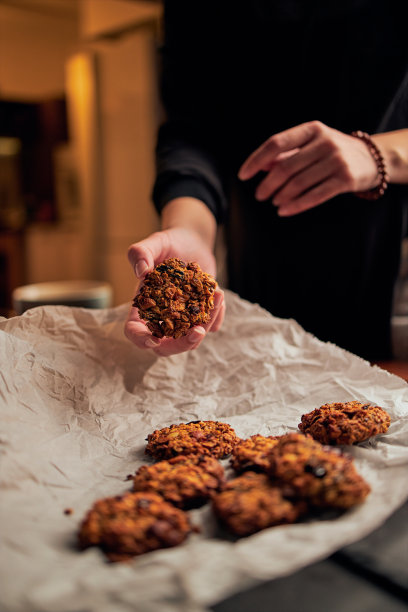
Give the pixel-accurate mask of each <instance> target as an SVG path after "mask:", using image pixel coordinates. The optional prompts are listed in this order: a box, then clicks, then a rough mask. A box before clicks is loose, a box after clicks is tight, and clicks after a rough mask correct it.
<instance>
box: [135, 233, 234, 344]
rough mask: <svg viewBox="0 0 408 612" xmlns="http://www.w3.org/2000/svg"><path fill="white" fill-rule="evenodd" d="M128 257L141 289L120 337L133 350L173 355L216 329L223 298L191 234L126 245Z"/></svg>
mask: <svg viewBox="0 0 408 612" xmlns="http://www.w3.org/2000/svg"><path fill="white" fill-rule="evenodd" d="M180 234H182V235H180ZM181 245H182V246H181ZM129 259H130V261H131V263H132V265H133V268H134V270H135V273H136V276H137V277H138V278H139V279H140V281H141V285H140V286H139V291H138V293H137V295H136V297H135V299H134V302H133V305H132V308H131V310H130V313H129V316H128V319H127V322H126V325H125V334H126V336H127V337H128V339H129V340H131V341H132V342H133V343H134V344H136V345H137V346H138V347H139V348H151V349H153V351H154V352H155V353H156V354H158V355H162V356H168V355H174V354H176V353H181V352H185V351H189V350H192V349H195V348H197V347H198V346H199V345H200V343H201V342H202V340H203V339H204V337H205V335H206V333H207V332H208V331H217V330H218V329H219V328H220V327H221V324H222V321H223V319H224V312H225V304H224V294H223V292H222V291H221V290H220V289H219V287H218V285H217V283H216V281H215V279H214V277H213V274H215V262H214V258H213V255H212V253H211V252H210V251H209V250H208V249H207V248H206V247H205V245H204V244H203V243H201V242H200V240H199V239H197V236H194V235H193V232H189V231H188V230H184V229H170V230H165V231H163V232H156V233H155V234H152V236H150V237H149V238H147V239H146V240H143V241H141V242H139V243H136V244H134V245H132V246H131V247H130V249H129ZM200 264H201V265H202V266H203V269H201V267H200ZM204 269H205V270H208V272H206V271H204Z"/></svg>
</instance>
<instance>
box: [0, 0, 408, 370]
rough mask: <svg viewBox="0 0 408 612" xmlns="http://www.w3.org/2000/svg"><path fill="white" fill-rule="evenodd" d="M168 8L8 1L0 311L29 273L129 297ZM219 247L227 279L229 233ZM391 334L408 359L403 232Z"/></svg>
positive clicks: (1, 114)
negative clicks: (131, 249) (131, 252)
mask: <svg viewBox="0 0 408 612" xmlns="http://www.w3.org/2000/svg"><path fill="white" fill-rule="evenodd" d="M161 15H162V4H161V2H160V0H0V316H10V315H12V314H14V313H13V305H12V292H13V289H15V288H16V287H18V286H21V285H25V284H32V283H42V282H49V281H71V280H76V281H77V280H86V279H92V280H95V281H103V282H105V283H109V285H110V286H111V287H112V290H113V305H118V304H122V303H124V302H128V301H130V300H131V298H132V297H133V292H134V286H135V281H134V275H133V271H132V269H131V267H130V265H129V264H128V261H127V249H128V246H129V245H130V244H131V243H132V242H135V241H137V240H140V239H142V238H144V237H146V236H147V235H148V234H150V233H151V232H152V231H155V230H156V229H158V218H157V215H156V213H155V211H154V209H153V206H152V204H151V199H150V194H151V188H152V183H153V177H154V146H155V138H156V130H157V127H158V124H159V122H160V118H161V117H160V104H159V100H158V92H157V76H158V48H159V46H160V43H161ZM216 256H217V260H218V273H219V280H220V282H221V284H225V278H226V276H225V264H224V262H225V251H224V248H223V241H222V232H221V233H220V238H219V240H218V245H217V250H216ZM223 266H224V267H223ZM393 338H394V348H395V355H396V357H399V358H404V359H407V358H408V242H407V240H405V241H404V243H403V259H402V267H401V274H400V279H399V281H398V283H397V286H396V300H395V309H394V317H393Z"/></svg>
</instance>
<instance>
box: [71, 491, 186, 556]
mask: <svg viewBox="0 0 408 612" xmlns="http://www.w3.org/2000/svg"><path fill="white" fill-rule="evenodd" d="M191 531H192V527H191V525H190V522H189V518H188V516H187V514H186V513H185V512H183V511H182V510H179V509H178V508H175V507H174V506H172V505H171V504H169V503H168V502H166V501H164V500H163V498H162V497H160V495H156V494H154V493H127V494H125V495H118V496H116V497H107V498H105V499H100V500H99V501H97V502H96V503H95V504H94V505H93V507H92V508H91V509H90V510H89V512H88V513H87V515H86V517H85V518H84V520H83V521H82V524H81V526H80V529H79V534H78V540H79V545H80V548H82V549H84V548H88V547H90V546H99V548H101V549H102V550H103V552H104V553H105V555H106V556H107V557H108V559H109V560H110V561H127V560H129V559H131V558H132V557H134V556H135V555H141V554H143V553H145V552H149V551H151V550H156V549H158V548H168V547H170V546H176V545H177V544H181V543H182V542H183V541H184V540H185V539H186V537H187V536H188V534H189V533H190V532H191Z"/></svg>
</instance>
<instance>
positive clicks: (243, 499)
mask: <svg viewBox="0 0 408 612" xmlns="http://www.w3.org/2000/svg"><path fill="white" fill-rule="evenodd" d="M304 508H305V505H304V504H302V503H296V502H292V501H290V500H288V499H285V497H284V496H283V493H282V490H281V489H280V488H278V487H276V486H275V485H274V484H273V483H272V482H271V481H270V479H269V478H268V476H267V475H266V474H261V473H257V472H250V471H248V472H245V473H244V474H242V475H241V476H238V477H237V478H234V479H233V480H230V481H229V482H228V483H227V485H226V487H225V489H224V490H223V491H222V492H221V493H219V494H218V495H216V496H215V497H214V498H213V500H212V509H213V511H214V514H215V516H216V517H217V518H218V520H219V521H220V523H221V524H222V525H223V526H224V527H225V528H226V529H227V530H228V531H230V532H231V533H233V534H235V535H238V536H247V535H250V534H252V533H256V532H257V531H260V530H261V529H265V528H267V527H272V526H274V525H281V524H284V523H294V522H295V521H296V520H297V519H298V517H299V516H300V514H301V513H302V511H303V510H304Z"/></svg>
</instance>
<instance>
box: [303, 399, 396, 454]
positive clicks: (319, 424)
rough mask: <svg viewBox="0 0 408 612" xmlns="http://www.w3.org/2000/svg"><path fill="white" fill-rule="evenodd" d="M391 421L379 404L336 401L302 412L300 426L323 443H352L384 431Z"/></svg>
mask: <svg viewBox="0 0 408 612" xmlns="http://www.w3.org/2000/svg"><path fill="white" fill-rule="evenodd" d="M390 422H391V419H390V415H389V414H388V413H387V412H386V411H385V410H384V409H383V408H380V407H379V406H372V405H370V404H364V403H362V402H357V401H353V402H344V403H341V402H335V403H333V404H324V405H323V406H321V407H320V408H316V409H315V410H313V411H312V412H309V413H308V414H304V415H303V416H302V418H301V422H300V423H299V429H300V431H302V432H303V433H309V434H310V435H311V436H312V437H313V438H314V439H315V440H318V441H319V442H321V443H322V444H332V445H337V444H355V443H356V442H363V441H364V440H367V439H368V438H371V437H373V436H377V435H378V434H381V433H385V432H386V431H387V430H388V427H389V426H390Z"/></svg>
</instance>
